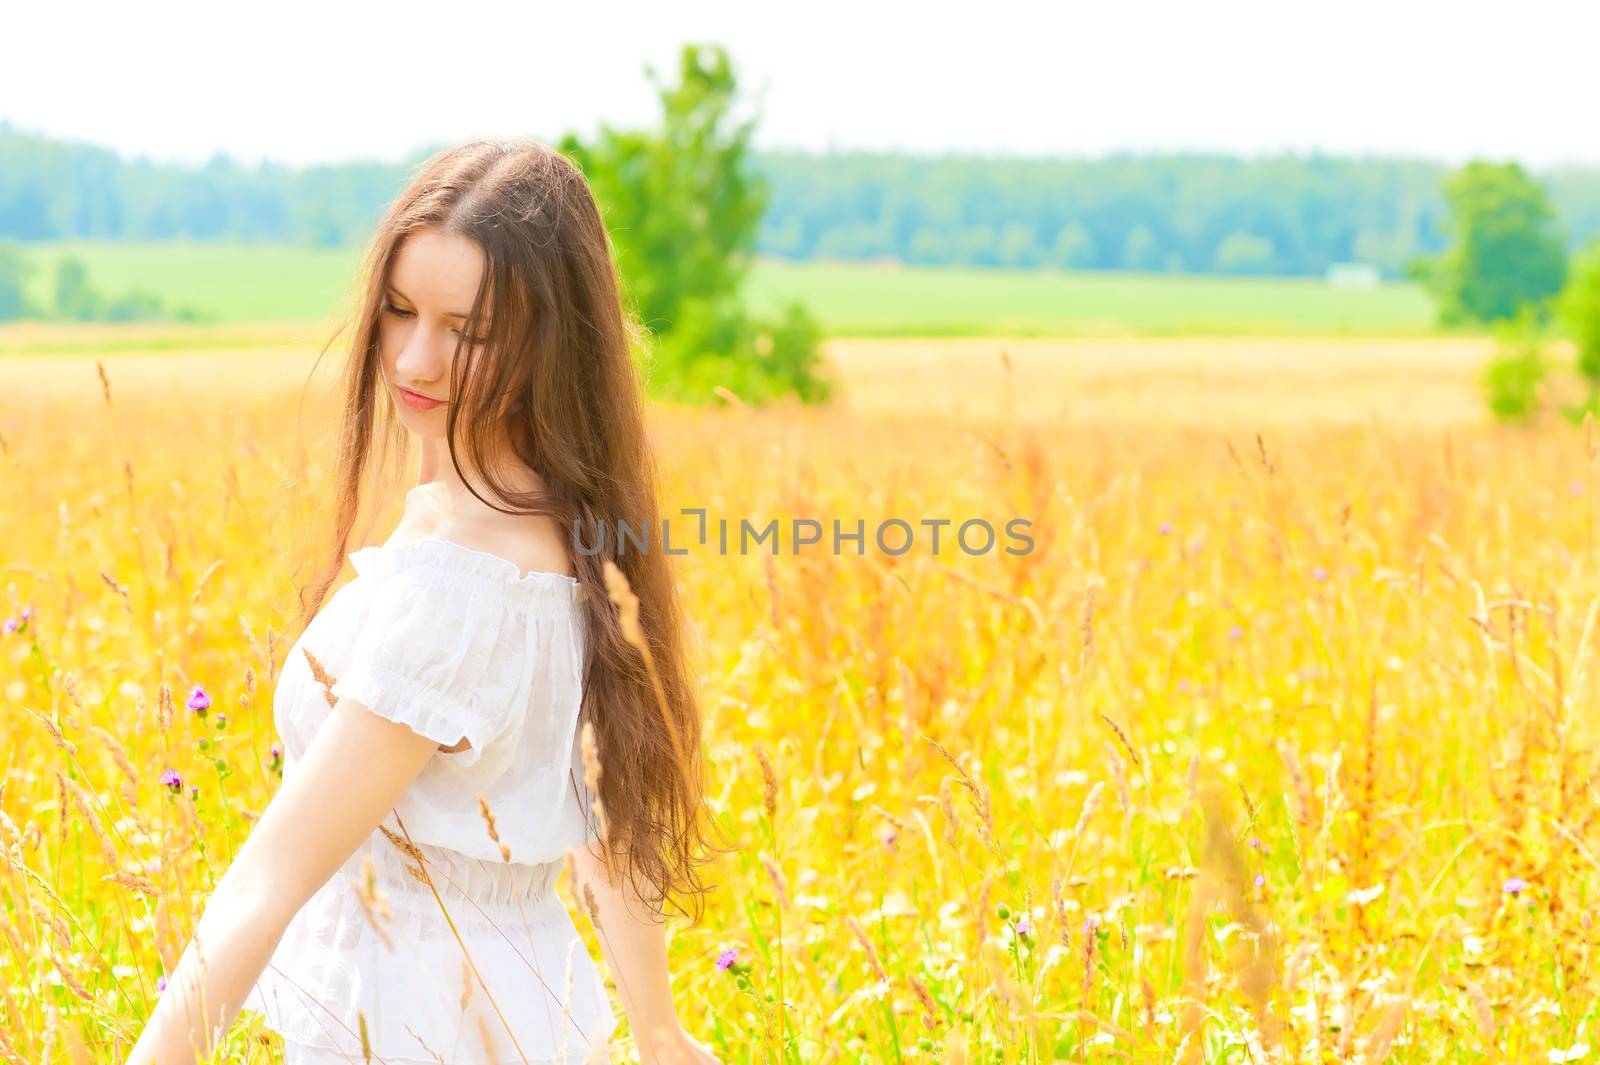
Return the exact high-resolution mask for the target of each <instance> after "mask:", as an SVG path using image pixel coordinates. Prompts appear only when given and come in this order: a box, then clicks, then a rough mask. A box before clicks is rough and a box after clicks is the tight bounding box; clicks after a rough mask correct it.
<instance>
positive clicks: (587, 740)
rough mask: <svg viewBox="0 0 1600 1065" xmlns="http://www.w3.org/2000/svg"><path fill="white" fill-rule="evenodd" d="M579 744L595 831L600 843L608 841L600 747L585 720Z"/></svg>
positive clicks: (588, 723) (607, 852) (608, 825)
mask: <svg viewBox="0 0 1600 1065" xmlns="http://www.w3.org/2000/svg"><path fill="white" fill-rule="evenodd" d="M581 746H582V748H583V782H584V784H586V785H587V786H588V788H589V791H590V793H591V794H592V795H593V796H594V800H593V802H591V803H590V806H591V808H592V809H593V810H594V819H595V823H596V825H597V826H598V828H597V829H596V831H597V833H598V835H599V838H600V841H601V842H602V843H608V842H610V840H611V827H610V824H609V822H607V821H606V807H605V803H604V802H602V801H601V799H600V772H601V766H600V747H599V745H598V744H597V743H596V742H595V737H594V725H593V724H592V723H591V722H588V721H585V722H584V723H583V736H582V743H581ZM605 853H606V856H607V867H608V868H609V865H610V848H609V847H608V848H606V852H605Z"/></svg>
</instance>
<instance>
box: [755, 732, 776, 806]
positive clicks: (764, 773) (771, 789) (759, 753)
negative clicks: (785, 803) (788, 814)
mask: <svg viewBox="0 0 1600 1065" xmlns="http://www.w3.org/2000/svg"><path fill="white" fill-rule="evenodd" d="M754 749H755V754H756V761H757V762H758V763H760V765H761V806H762V808H763V809H764V810H766V811H767V819H768V820H773V819H775V818H776V817H777V814H778V775H777V774H776V773H774V772H773V771H772V760H771V759H770V758H768V757H767V751H766V748H765V747H763V746H761V744H759V743H757V744H755V745H754Z"/></svg>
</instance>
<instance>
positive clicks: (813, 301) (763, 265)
mask: <svg viewBox="0 0 1600 1065" xmlns="http://www.w3.org/2000/svg"><path fill="white" fill-rule="evenodd" d="M25 247H26V249H27V257H28V260H29V261H30V262H31V263H33V264H34V267H35V270H34V273H33V276H32V278H31V279H30V281H29V283H28V292H29V294H30V296H32V297H33V298H34V299H35V300H37V301H39V302H40V303H41V304H44V305H51V303H52V302H53V298H54V297H53V295H52V289H51V286H52V285H53V284H54V277H55V265H56V263H57V262H58V261H59V260H60V259H61V258H62V257H63V256H65V255H68V254H71V255H74V256H77V257H78V258H81V259H82V260H83V261H84V262H85V263H86V264H87V266H88V270H89V278H90V283H91V284H92V285H93V286H94V287H96V288H97V289H99V290H101V291H103V292H106V293H108V294H121V293H124V292H126V291H128V290H129V289H132V288H143V289H145V290H146V291H148V292H151V293H153V294H155V295H157V296H159V297H161V298H162V300H163V301H164V302H165V304H166V306H168V307H169V308H171V309H176V308H178V307H181V306H189V307H192V308H194V309H196V310H201V311H205V312H207V313H209V314H211V315H214V321H215V322H216V323H217V324H235V323H295V322H302V321H310V322H321V321H324V320H327V315H328V309H329V308H330V307H338V306H344V305H345V304H346V302H347V301H348V299H349V298H350V292H349V279H350V278H351V277H352V276H353V275H354V270H355V268H356V265H357V263H356V251H355V250H354V249H346V248H299V247H291V246H285V245H250V244H230V243H201V242H193V241H173V242H159V243H148V242H134V241H71V242H67V241H63V242H51V243H41V244H29V245H26V246H25ZM747 293H748V297H749V302H750V304H751V306H752V308H753V309H755V310H756V311H757V312H760V313H769V312H776V311H777V310H778V309H779V308H780V307H781V306H782V304H783V303H784V301H786V300H789V299H799V300H800V301H802V302H803V303H805V304H806V305H807V306H809V307H810V308H811V309H812V311H813V312H814V313H815V314H816V315H817V317H818V319H819V320H820V321H821V322H822V323H823V326H824V328H825V330H826V332H828V333H829V334H831V335H836V336H1006V335H1010V336H1116V335H1134V336H1224V337H1225V336H1252V335H1267V336H1422V335H1426V334H1430V333H1433V332H1435V331H1436V329H1435V321H1434V320H1435V314H1434V308H1433V303H1432V300H1431V299H1430V297H1429V296H1428V295H1427V294H1426V293H1425V292H1424V291H1423V290H1422V289H1421V288H1420V287H1419V286H1418V285H1416V284H1413V283H1411V282H1394V283H1386V284H1383V285H1381V286H1379V287H1377V288H1373V289H1355V290H1352V289H1340V288H1335V287H1332V286H1330V285H1328V284H1326V283H1325V282H1323V281H1322V280H1320V279H1318V278H1258V277H1220V276H1199V275H1178V274H1135V273H1121V272H1094V271H1071V272H1068V271H1057V270H1024V269H976V268H959V267H913V266H888V265H880V264H874V263H860V262H806V263H796V262H787V261H784V260H776V259H762V260H759V261H758V262H757V263H756V264H755V266H754V268H753V269H752V271H751V274H750V277H749V279H748V283H747Z"/></svg>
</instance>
